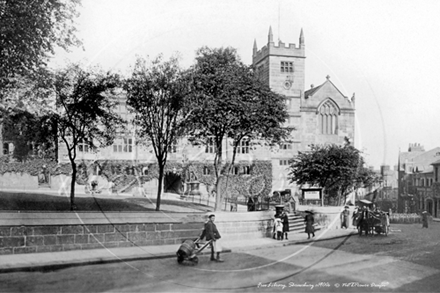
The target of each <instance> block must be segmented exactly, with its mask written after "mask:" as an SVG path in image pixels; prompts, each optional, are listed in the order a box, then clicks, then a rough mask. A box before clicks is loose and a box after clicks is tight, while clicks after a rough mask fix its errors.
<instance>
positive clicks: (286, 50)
mask: <svg viewBox="0 0 440 293" xmlns="http://www.w3.org/2000/svg"><path fill="white" fill-rule="evenodd" d="M269 55H274V56H286V57H299V58H305V47H304V44H301V45H300V46H296V44H292V43H289V44H288V45H287V46H286V44H285V43H283V42H281V41H280V42H279V43H278V45H275V43H271V42H269V43H268V44H267V45H266V46H264V47H263V48H261V49H260V50H258V51H257V52H256V53H255V54H254V55H253V56H252V61H253V64H256V63H258V62H259V61H261V60H262V59H264V58H265V57H267V56H269Z"/></svg>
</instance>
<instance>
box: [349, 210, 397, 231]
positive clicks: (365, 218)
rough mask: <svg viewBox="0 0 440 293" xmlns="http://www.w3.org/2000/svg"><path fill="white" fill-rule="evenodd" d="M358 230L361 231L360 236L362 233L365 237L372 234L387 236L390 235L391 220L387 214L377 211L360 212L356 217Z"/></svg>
mask: <svg viewBox="0 0 440 293" xmlns="http://www.w3.org/2000/svg"><path fill="white" fill-rule="evenodd" d="M356 222H357V228H358V231H359V236H360V235H362V232H363V231H364V232H365V235H368V234H371V235H374V233H376V234H385V235H388V232H389V230H390V219H389V216H388V214H387V213H384V212H381V211H376V212H371V211H367V212H365V210H364V211H360V212H359V213H358V214H357V215H356Z"/></svg>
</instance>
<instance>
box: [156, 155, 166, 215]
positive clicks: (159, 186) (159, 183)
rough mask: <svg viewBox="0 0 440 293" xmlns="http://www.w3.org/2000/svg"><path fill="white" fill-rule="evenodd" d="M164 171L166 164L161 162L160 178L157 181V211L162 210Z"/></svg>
mask: <svg viewBox="0 0 440 293" xmlns="http://www.w3.org/2000/svg"><path fill="white" fill-rule="evenodd" d="M163 171H164V166H162V164H161V163H159V178H158V182H157V185H158V186H157V198H156V211H160V197H161V195H162V185H163V184H162V183H163Z"/></svg>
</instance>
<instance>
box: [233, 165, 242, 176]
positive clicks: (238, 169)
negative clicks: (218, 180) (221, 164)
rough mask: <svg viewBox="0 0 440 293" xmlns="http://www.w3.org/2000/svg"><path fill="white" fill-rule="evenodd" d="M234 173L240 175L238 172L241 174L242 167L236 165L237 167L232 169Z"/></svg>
mask: <svg viewBox="0 0 440 293" xmlns="http://www.w3.org/2000/svg"><path fill="white" fill-rule="evenodd" d="M232 174H234V175H238V174H240V167H238V166H235V167H234V168H233V169H232Z"/></svg>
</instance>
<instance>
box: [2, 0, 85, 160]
mask: <svg viewBox="0 0 440 293" xmlns="http://www.w3.org/2000/svg"><path fill="white" fill-rule="evenodd" d="M78 5H80V0H32V1H26V0H1V1H0V132H2V131H3V125H2V124H3V120H4V119H7V116H9V115H13V116H14V115H15V116H16V117H17V115H21V114H22V113H23V111H27V112H29V113H31V114H32V115H37V116H44V114H41V113H39V111H38V109H40V110H41V109H44V108H45V107H46V106H47V101H48V100H47V98H48V95H45V94H44V93H45V92H46V91H48V90H50V86H48V83H50V73H49V71H48V69H47V63H48V61H49V58H50V56H51V55H52V54H54V50H55V48H56V47H60V48H63V49H64V50H68V48H69V47H71V46H79V45H80V44H81V42H80V41H79V39H78V38H77V37H76V35H75V34H76V28H75V24H74V20H75V18H76V17H78V12H77V10H76V9H77V7H78ZM16 117H15V118H16ZM13 119H14V118H13ZM39 119H40V118H39ZM6 122H7V121H6ZM29 127H32V125H30V126H29ZM6 131H7V130H6ZM0 138H1V133H0ZM40 139H41V138H40ZM20 145H21V147H20ZM25 146H26V144H25V143H24V142H23V141H17V144H16V147H17V148H16V149H17V153H18V152H19V150H22V151H24V150H25ZM22 155H24V153H21V155H19V156H20V157H22Z"/></svg>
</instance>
